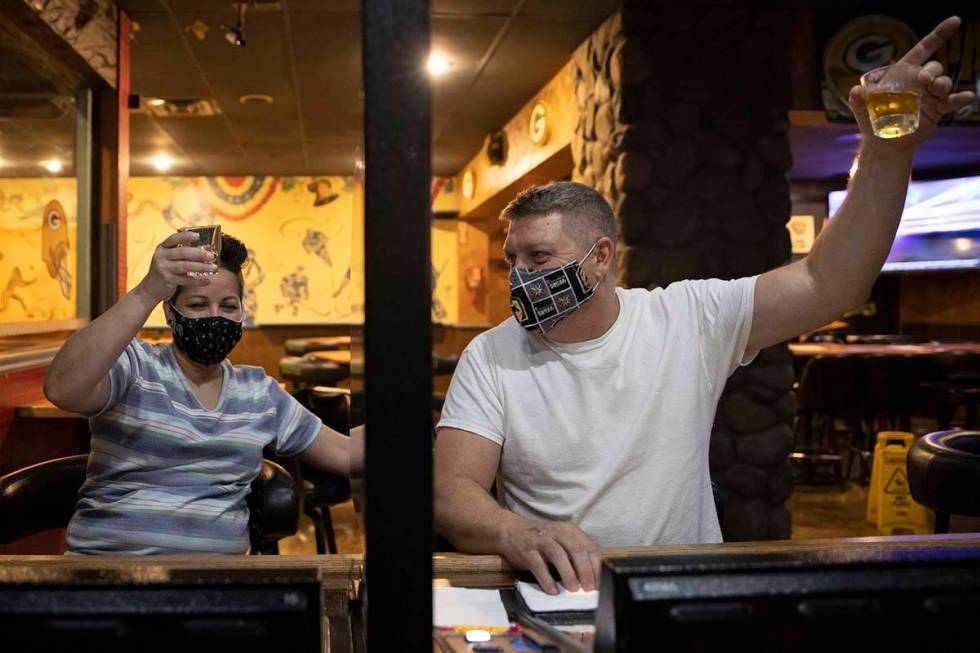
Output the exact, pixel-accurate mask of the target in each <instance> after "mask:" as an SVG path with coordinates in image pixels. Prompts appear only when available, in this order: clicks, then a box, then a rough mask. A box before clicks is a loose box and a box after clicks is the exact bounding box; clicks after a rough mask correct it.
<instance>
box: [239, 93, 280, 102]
mask: <svg viewBox="0 0 980 653" xmlns="http://www.w3.org/2000/svg"><path fill="white" fill-rule="evenodd" d="M238 101H239V102H241V103H242V104H272V96H271V95H266V94H265V93H246V94H245V95H242V96H241V97H239V98H238Z"/></svg>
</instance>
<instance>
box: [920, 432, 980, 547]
mask: <svg viewBox="0 0 980 653" xmlns="http://www.w3.org/2000/svg"><path fill="white" fill-rule="evenodd" d="M908 477H909V490H910V491H911V493H912V498H913V499H915V500H916V501H918V502H919V503H921V504H922V505H924V506H927V507H929V508H932V509H933V510H935V511H936V528H935V531H936V532H937V533H948V532H949V516H950V514H955V515H967V516H970V517H980V431H961V430H958V429H957V430H952V431H937V432H935V433H927V434H926V435H924V436H922V437H921V438H919V439H918V440H916V442H915V443H914V444H913V445H912V448H911V449H910V450H909V455H908Z"/></svg>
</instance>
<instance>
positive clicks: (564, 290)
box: [510, 241, 599, 334]
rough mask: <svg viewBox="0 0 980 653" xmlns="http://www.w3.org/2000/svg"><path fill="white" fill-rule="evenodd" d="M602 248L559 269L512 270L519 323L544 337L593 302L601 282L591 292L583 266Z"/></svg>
mask: <svg viewBox="0 0 980 653" xmlns="http://www.w3.org/2000/svg"><path fill="white" fill-rule="evenodd" d="M598 244H599V241H596V242H595V243H593V244H592V247H590V248H589V251H588V252H587V253H586V254H585V256H583V257H582V259H581V260H579V261H572V262H571V263H566V264H565V265H562V266H560V267H557V268H548V269H546V270H529V269H527V268H517V267H515V268H511V271H510V310H511V312H513V313H514V318H515V319H516V320H517V323H518V324H520V325H521V326H522V327H524V328H525V329H526V330H528V331H530V332H532V333H540V334H544V333H547V332H548V331H551V330H552V329H554V328H555V326H556V325H557V324H558V323H559V322H561V321H562V320H564V319H565V318H566V317H568V316H569V315H571V314H572V313H574V312H575V311H577V310H578V309H580V308H581V307H582V305H583V304H584V303H585V302H587V301H589V300H590V299H592V295H594V294H595V289H596V288H598V287H599V282H598V281H597V282H596V283H595V285H594V286H592V287H591V288H589V287H588V286H587V285H586V283H585V279H584V277H583V276H582V265H583V264H584V263H585V261H586V260H588V258H589V256H591V255H592V252H593V251H595V246H596V245H598Z"/></svg>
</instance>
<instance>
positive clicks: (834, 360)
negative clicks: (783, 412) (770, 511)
mask: <svg viewBox="0 0 980 653" xmlns="http://www.w3.org/2000/svg"><path fill="white" fill-rule="evenodd" d="M857 371H858V370H857V366H856V364H855V362H854V360H853V359H852V358H851V357H848V356H814V357H813V358H812V359H811V360H810V361H809V362H808V363H807V364H806V366H805V367H804V368H803V374H802V375H801V378H800V383H799V387H798V390H797V419H796V429H795V433H794V440H795V445H794V447H793V449H794V450H793V453H792V454H791V455H790V460H791V461H792V462H793V463H796V464H797V465H798V466H799V465H802V466H803V469H804V472H805V473H804V475H803V478H801V479H800V482H804V483H805V482H814V481H816V480H817V477H816V475H815V474H814V473H813V468H814V467H821V466H822V467H831V468H833V470H834V480H835V481H836V482H837V483H838V484H839V485H840V487H841V489H842V490H843V489H844V488H845V482H846V476H845V465H844V451H843V449H842V447H841V446H840V444H839V441H838V438H837V433H836V431H835V428H834V422H835V420H837V419H841V420H844V421H846V423H847V425H848V427H849V430H850V431H851V432H852V438H853V439H854V440H859V439H860V437H861V433H862V429H861V426H860V414H859V410H858V405H859V404H860V403H861V397H860V396H859V394H860V393H859V388H860V384H859V383H858V378H857ZM850 449H852V454H851V456H852V457H851V460H852V459H853V456H854V455H857V451H853V449H854V447H853V441H852V445H851V447H850ZM851 460H848V465H847V469H848V470H850V467H851Z"/></svg>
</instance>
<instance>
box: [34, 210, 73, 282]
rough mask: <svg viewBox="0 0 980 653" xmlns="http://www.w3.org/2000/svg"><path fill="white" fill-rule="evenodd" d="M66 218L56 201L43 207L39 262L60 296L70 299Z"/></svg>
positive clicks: (69, 248)
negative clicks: (57, 288) (55, 283)
mask: <svg viewBox="0 0 980 653" xmlns="http://www.w3.org/2000/svg"><path fill="white" fill-rule="evenodd" d="M70 251H71V246H70V239H69V238H68V216H67V215H66V214H65V209H64V207H63V206H61V202H59V201H58V200H51V201H50V202H48V204H47V206H45V207H44V220H43V223H42V228H41V260H42V261H44V263H45V265H47V267H48V274H49V275H50V276H51V278H52V279H55V280H57V281H58V285H59V287H60V288H61V296H62V297H64V298H65V299H71V272H69V271H68V253H69V252H70Z"/></svg>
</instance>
